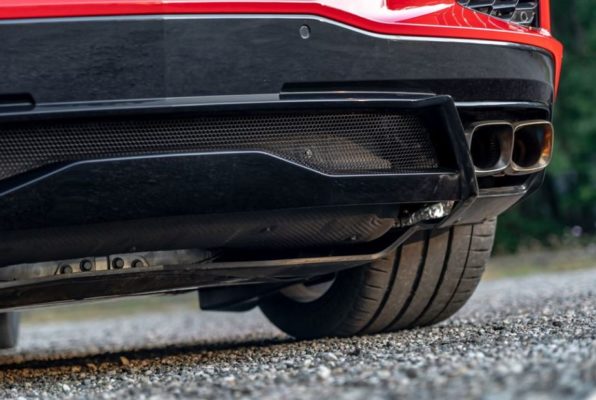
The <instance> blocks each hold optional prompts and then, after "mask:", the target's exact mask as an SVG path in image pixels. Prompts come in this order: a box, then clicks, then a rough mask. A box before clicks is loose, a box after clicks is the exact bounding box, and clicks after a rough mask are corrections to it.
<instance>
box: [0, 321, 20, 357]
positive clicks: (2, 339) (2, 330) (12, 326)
mask: <svg viewBox="0 0 596 400" xmlns="http://www.w3.org/2000/svg"><path fill="white" fill-rule="evenodd" d="M19 323H20V314H19V313H17V312H7V313H1V314H0V349H10V348H12V347H15V346H16V345H17V341H18V338H19Z"/></svg>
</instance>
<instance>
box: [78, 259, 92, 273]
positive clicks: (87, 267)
mask: <svg viewBox="0 0 596 400" xmlns="http://www.w3.org/2000/svg"><path fill="white" fill-rule="evenodd" d="M79 267H80V268H81V271H91V270H92V269H93V263H92V262H91V261H89V260H83V261H81V263H80V264H79Z"/></svg>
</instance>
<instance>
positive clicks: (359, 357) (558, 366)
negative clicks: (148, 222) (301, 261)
mask: <svg viewBox="0 0 596 400" xmlns="http://www.w3.org/2000/svg"><path fill="white" fill-rule="evenodd" d="M108 304H112V303H108ZM111 306H115V305H111ZM127 397H134V398H145V399H162V398H165V399H168V398H207V399H211V398H218V399H219V398H223V399H226V398H255V399H277V398H284V399H308V398H313V399H315V398H316V399H321V398H328V399H366V400H374V399H383V398H412V399H425V398H458V399H459V398H483V399H491V400H492V399H518V398H527V399H560V398H576V399H590V400H596V270H586V271H579V272H570V273H565V274H550V275H542V276H534V277H528V278H521V279H515V280H513V279H503V280H498V281H489V282H486V283H482V284H481V286H480V288H479V289H478V291H477V292H476V294H475V295H474V297H473V298H472V300H471V301H470V302H469V303H468V305H467V306H466V307H465V308H464V309H463V310H462V311H461V312H460V313H459V314H457V315H456V316H455V317H454V318H452V319H451V320H449V321H447V322H445V323H443V324H441V325H439V326H435V327H430V328H423V329H416V330H411V331H404V332H399V333H394V334H383V335H376V336H368V337H361V338H347V339H323V340H318V341H302V342H297V341H293V340H292V339H290V338H288V337H286V336H284V335H283V334H282V333H281V332H279V331H278V330H276V329H275V328H273V327H272V326H271V325H269V323H268V322H267V321H266V320H265V318H264V317H263V316H262V315H261V314H260V313H259V312H258V311H251V312H249V313H245V314H227V313H205V312H203V313H199V312H196V311H194V310H191V309H189V308H182V307H181V308H180V309H174V310H170V311H168V312H166V313H163V312H162V313H158V312H143V313H140V314H139V313H137V314H134V315H131V316H123V317H120V316H118V317H109V318H105V317H104V318H102V319H84V320H79V321H62V322H52V323H44V324H38V323H29V324H26V325H24V326H23V329H22V335H21V342H20V345H19V347H18V348H17V349H16V350H12V351H4V352H2V353H0V398H105V399H122V398H127Z"/></svg>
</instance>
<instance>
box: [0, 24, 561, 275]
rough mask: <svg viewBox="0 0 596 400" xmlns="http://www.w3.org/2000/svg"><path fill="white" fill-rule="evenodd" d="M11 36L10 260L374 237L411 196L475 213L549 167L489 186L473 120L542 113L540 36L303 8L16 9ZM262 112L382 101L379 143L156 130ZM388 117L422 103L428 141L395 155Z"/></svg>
mask: <svg viewBox="0 0 596 400" xmlns="http://www.w3.org/2000/svg"><path fill="white" fill-rule="evenodd" d="M303 25H308V26H309V28H310V31H311V35H310V37H309V38H308V39H303V38H301V37H300V35H299V28H300V27H301V26H303ZM0 36H1V37H2V42H1V43H0V54H3V57H2V59H0V74H1V75H2V76H3V77H4V79H3V80H2V81H0V144H1V146H0V265H10V264H16V263H31V262H37V261H46V260H58V259H66V258H75V257H84V256H89V255H98V254H113V253H123V252H134V251H149V250H156V249H160V250H167V249H179V248H191V247H192V248H220V247H222V248H232V249H254V248H269V249H275V248H292V249H299V250H300V249H302V250H304V249H311V248H313V247H325V248H329V247H331V248H334V247H335V246H342V245H344V244H350V245H351V244H354V243H366V242H374V241H376V240H377V239H379V238H381V237H384V235H386V234H387V233H388V232H390V231H392V230H393V229H396V223H395V221H397V220H399V219H400V218H402V217H403V215H404V213H408V212H411V211H412V210H415V209H416V208H417V207H422V206H424V205H427V204H431V203H436V202H444V201H453V202H455V203H456V204H457V206H456V208H455V209H454V210H453V212H452V215H451V216H450V217H449V218H447V219H446V220H442V221H435V223H441V224H453V223H458V222H459V223H462V222H475V221H481V220H483V219H485V218H487V217H491V216H494V215H497V214H499V213H500V212H502V211H504V210H505V209H507V208H508V207H510V206H511V205H512V204H514V203H515V202H516V201H518V200H519V199H520V198H522V197H523V196H524V195H525V194H526V193H528V192H529V191H531V190H533V189H534V188H536V187H537V185H538V184H539V182H540V180H541V174H534V175H531V176H527V177H524V178H523V179H514V180H509V181H506V182H505V183H503V182H500V183H499V182H497V183H492V182H489V183H488V184H479V182H478V180H477V179H476V177H475V176H474V169H473V166H472V162H471V160H470V156H469V151H468V147H467V143H466V139H465V135H464V126H465V125H466V124H467V123H469V122H470V121H473V120H474V118H484V119H490V118H494V115H497V114H499V113H503V111H504V110H505V108H507V111H506V115H507V118H512V119H515V118H525V119H529V118H536V115H537V114H538V115H539V117H540V118H548V114H549V109H550V104H551V101H552V97H553V87H552V82H553V65H552V60H551V58H550V56H549V55H548V54H546V53H544V52H543V51H541V50H539V49H536V48H531V47H527V46H520V45H514V44H503V43H495V44H490V43H486V42H478V41H467V42H466V41H463V40H445V39H440V38H439V39H434V38H397V37H387V36H383V35H376V34H372V33H369V32H363V31H359V30H355V29H352V28H350V27H347V26H344V25H341V24H337V23H334V22H332V21H328V20H325V19H321V18H316V17H309V16H293V17H287V16H227V17H222V16H200V17H197V16H176V17H172V16H146V17H106V18H74V19H48V20H44V19H39V20H15V21H1V22H0ZM259 113H267V114H268V115H278V116H279V114H280V113H281V114H284V115H285V116H288V115H289V118H293V116H295V115H302V114H304V113H310V115H311V117H312V115H314V114H317V113H318V114H317V115H320V114H321V113H322V114H329V113H331V114H333V113H337V114H339V113H343V114H342V117H341V118H344V117H345V116H346V115H351V114H363V113H364V114H366V115H367V116H368V117H370V115H373V114H374V115H375V116H376V117H375V118H378V119H377V120H374V121H373V125H374V124H375V123H376V124H377V128H375V129H374V132H376V133H375V134H376V135H378V138H377V141H376V142H375V141H374V140H373V141H372V142H360V140H361V138H362V137H368V136H371V137H372V133H371V135H364V134H363V135H354V134H353V133H352V134H351V135H352V136H349V138H348V139H349V140H346V137H344V136H342V139H341V140H340V141H335V142H333V140H331V141H330V140H319V141H317V135H318V136H319V139H320V137H321V136H325V135H327V136H334V135H335V136H337V135H336V133H337V129H336V130H333V129H332V131H331V134H330V133H329V132H315V131H313V132H311V138H312V141H310V142H308V141H307V142H300V143H299V144H296V143H294V144H292V145H291V146H289V147H287V146H286V147H283V146H282V147H279V146H278V143H275V145H273V144H271V143H269V144H267V145H266V146H265V145H263V140H264V138H263V137H261V138H256V139H255V140H257V139H258V140H260V142H258V140H257V142H256V145H255V143H254V142H251V143H249V144H247V142H246V141H244V142H242V144H241V145H240V141H239V139H238V138H243V137H248V136H249V134H252V133H254V131H253V132H248V131H245V132H244V133H242V129H240V130H239V134H238V135H236V136H235V138H236V141H235V142H228V143H226V142H217V143H216V142H214V141H211V142H208V144H209V145H208V146H206V145H205V143H207V142H196V141H193V140H194V139H193V140H191V141H190V142H189V140H190V139H189V136H188V135H187V136H184V135H179V134H178V133H175V132H174V133H173V132H172V130H171V129H170V130H167V129H166V130H163V129H162V128H163V127H164V126H166V125H167V126H168V127H170V128H171V127H172V126H173V125H172V124H171V121H172V119H184V120H185V121H188V120H189V119H193V118H198V116H201V118H206V119H207V120H209V121H210V122H209V123H214V124H215V122H213V121H214V118H215V119H217V118H219V117H221V120H226V119H227V120H228V121H229V120H230V116H231V118H232V119H233V118H237V117H238V116H246V115H250V116H251V118H255V117H254V116H255V115H256V114H259ZM259 115H260V114H259ZM395 115H410V116H411V115H414V116H415V117H416V118H417V121H419V122H420V123H421V124H423V125H424V130H425V132H426V134H427V135H428V137H427V139H428V140H429V143H430V146H431V147H432V148H426V149H422V147H423V144H422V140H421V139H420V137H419V136H417V137H418V139H420V140H418V139H417V140H414V141H412V140H411V139H412V138H413V137H414V136H409V139H407V138H406V139H407V140H406V139H404V140H403V141H402V142H401V143H400V142H399V140H398V141H397V144H396V145H395V146H394V147H391V149H393V150H391V151H394V152H393V153H391V152H389V153H387V151H388V150H387V149H388V148H389V147H390V146H389V147H388V146H387V137H383V135H384V136H387V133H389V134H391V131H387V129H388V128H387V125H388V123H387V121H388V120H390V119H391V117H392V116H395ZM368 117H367V118H368ZM284 118H285V117H284ZM341 118H340V119H341ZM147 121H149V122H147ZM156 121H157V122H156ZM164 121H165V122H164ZM203 121H205V120H203ZM375 121H376V122H375ZM393 121H394V122H395V120H393ZM399 121H402V120H399ZM327 122H329V121H327ZM293 123H294V122H291V123H290V125H292V124H293ZM183 125H184V124H183ZM214 126H215V125H214ZM362 126H364V125H361V128H362ZM182 128H184V129H187V128H188V125H184V126H182ZM182 128H181V125H176V129H175V130H177V132H178V131H180V130H181V129H182ZM109 129H115V130H114V131H112V132H110V131H109ZM160 129H162V130H160ZM193 129H194V128H193ZM218 129H219V128H218V127H217V126H215V128H214V129H213V130H212V131H210V133H209V132H208V133H207V134H206V136H205V137H208V138H213V137H214V136H218V135H217V132H218ZM259 129H262V127H261V128H259ZM148 130H154V131H153V132H152V133H148ZM182 130H183V129H182ZM348 131H349V129H348ZM298 133H299V132H298ZM402 133H403V132H402ZM294 134H297V132H294ZM127 135H128V136H127ZM177 135H178V136H177ZM209 135H211V136H209ZM190 136H192V135H190ZM297 136H300V135H297ZM304 136H305V137H306V135H304ZM126 137H130V140H128V141H126V140H125V139H126ZM149 137H151V138H152V139H151V140H148V138H149ZM162 139H163V140H162ZM174 139H176V140H178V142H176V141H175V140H174ZM209 140H211V139H209ZM391 140H393V139H391ZM348 142H349V143H348ZM329 143H335V145H334V146H331V145H329ZM353 143H356V144H357V145H358V146H359V147H358V148H359V149H360V150H357V151H356V150H354V146H353ZM379 143H383V145H382V146H379V145H378V144H379ZM276 146H278V147H276ZM427 147H428V146H427ZM362 148H364V149H365V150H366V151H361V150H362ZM288 149H289V150H288ZM396 149H397V150H396ZM3 150H4V153H2V151H3ZM50 150H51V151H50ZM50 153H51V154H50ZM350 153H351V154H352V155H351V156H348V157H347V159H348V162H347V163H330V161H329V160H339V159H342V158H346V156H345V155H346V154H350ZM414 153H416V154H414ZM318 156H319V158H320V159H319V161H320V162H315V161H316V159H317V157H318ZM312 157H314V158H312ZM416 157H418V158H416ZM313 160H315V161H313ZM321 160H323V161H321ZM400 160H402V161H403V160H410V161H408V163H406V164H405V165H401V166H400V165H398V164H399V162H400ZM371 165H372V166H371ZM301 221H303V222H302V223H301ZM304 221H306V222H304ZM309 221H315V222H313V223H311V222H309ZM338 227H340V228H341V229H339V232H340V233H339V234H338V233H337V232H338V229H337V228H338ZM332 228H334V229H332Z"/></svg>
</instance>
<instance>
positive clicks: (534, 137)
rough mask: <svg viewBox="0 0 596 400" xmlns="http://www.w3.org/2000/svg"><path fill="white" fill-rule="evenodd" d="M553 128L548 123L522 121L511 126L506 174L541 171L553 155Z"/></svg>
mask: <svg viewBox="0 0 596 400" xmlns="http://www.w3.org/2000/svg"><path fill="white" fill-rule="evenodd" d="M553 143H554V128H553V125H552V124H551V123H550V122H548V121H541V120H536V121H524V122H520V123H517V124H515V125H514V126H513V151H512V153H511V163H510V164H509V167H508V168H507V171H506V173H507V174H509V175H523V174H530V173H533V172H538V171H542V170H543V169H544V168H546V166H547V165H548V164H549V163H550V160H551V158H552V153H553Z"/></svg>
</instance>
